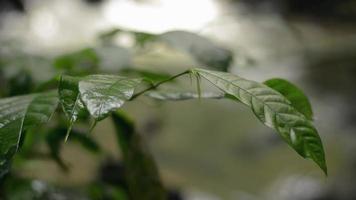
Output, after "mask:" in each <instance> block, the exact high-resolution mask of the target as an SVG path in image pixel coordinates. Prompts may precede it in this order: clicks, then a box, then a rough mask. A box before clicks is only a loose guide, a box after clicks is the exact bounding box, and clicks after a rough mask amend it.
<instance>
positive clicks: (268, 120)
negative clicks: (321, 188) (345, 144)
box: [191, 68, 327, 174]
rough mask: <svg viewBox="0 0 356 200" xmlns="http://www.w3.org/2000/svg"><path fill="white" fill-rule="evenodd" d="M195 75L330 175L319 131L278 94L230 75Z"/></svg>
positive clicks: (202, 72) (203, 72)
mask: <svg viewBox="0 0 356 200" xmlns="http://www.w3.org/2000/svg"><path fill="white" fill-rule="evenodd" d="M191 72H192V73H193V74H195V75H197V76H200V77H202V78H204V79H206V80H208V81H209V82H210V83H212V84H213V85H215V86H216V87H218V88H219V89H221V90H222V91H224V92H225V93H227V94H229V95H232V96H235V97H236V98H237V99H238V100H239V101H241V102H242V103H243V104H245V105H247V106H248V107H250V108H251V109H252V111H253V113H254V114H255V115H256V117H257V118H258V119H259V120H261V122H262V123H264V124H265V125H266V126H268V127H271V128H273V129H275V130H276V131H277V132H278V133H279V134H280V135H281V136H282V138H283V139H284V140H285V141H286V142H287V143H288V144H289V145H290V146H291V147H292V148H293V149H294V150H296V151H297V152H298V153H299V154H300V155H301V156H302V157H304V158H310V159H312V160H313V161H314V162H315V163H317V164H318V165H319V167H320V168H321V169H322V170H323V171H324V172H325V174H327V167H326V162H325V154H324V149H323V145H322V142H321V139H320V137H319V135H318V132H317V130H316V128H315V127H314V125H313V124H312V122H311V121H310V120H308V119H307V118H306V117H305V116H304V115H303V114H301V113H300V112H298V110H297V109H296V108H294V107H293V105H292V104H291V102H290V101H289V100H288V99H286V98H285V97H284V96H283V95H281V94H280V93H279V92H278V91H276V90H273V89H272V88H270V87H268V86H266V85H264V84H261V83H258V82H255V81H250V80H246V79H243V78H241V77H238V76H236V75H233V74H230V73H224V72H216V71H210V70H205V69H198V68H196V69H193V70H191Z"/></svg>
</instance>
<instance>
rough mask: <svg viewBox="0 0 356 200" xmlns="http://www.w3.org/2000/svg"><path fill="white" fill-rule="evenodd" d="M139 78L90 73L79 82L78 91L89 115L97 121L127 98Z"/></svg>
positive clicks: (137, 83)
mask: <svg viewBox="0 0 356 200" xmlns="http://www.w3.org/2000/svg"><path fill="white" fill-rule="evenodd" d="M140 82H141V79H131V78H127V77H122V76H114V75H90V76H87V77H85V78H83V79H82V80H81V81H80V82H79V92H80V96H81V99H82V101H83V103H84V104H85V106H86V108H87V109H88V111H89V113H90V115H91V116H93V117H94V118H95V120H97V121H99V120H102V119H103V118H105V117H106V116H107V115H108V114H109V113H110V112H111V111H115V110H117V109H118V108H120V107H121V106H122V105H123V104H124V102H125V101H127V100H129V99H130V98H131V97H132V95H133V93H134V90H135V88H136V87H137V86H138V85H139V84H140Z"/></svg>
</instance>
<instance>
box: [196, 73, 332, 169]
mask: <svg viewBox="0 0 356 200" xmlns="http://www.w3.org/2000/svg"><path fill="white" fill-rule="evenodd" d="M202 72H203V73H207V74H209V75H210V76H214V77H215V78H217V79H220V80H222V81H223V82H225V83H227V84H228V85H233V86H235V87H236V88H238V96H239V97H241V95H240V90H242V91H244V92H246V93H247V94H249V95H250V96H251V97H252V98H254V99H256V100H258V101H259V102H260V103H262V104H263V105H264V107H263V112H264V115H265V117H264V118H265V119H266V118H267V117H266V111H265V106H266V107H268V109H270V110H271V112H273V122H274V123H276V125H277V126H276V127H274V126H273V124H269V123H266V121H262V120H261V119H260V118H259V117H258V119H259V120H261V121H262V122H263V123H264V124H266V125H267V126H269V127H271V128H277V131H278V132H281V133H283V130H281V127H280V125H279V123H278V122H277V116H279V119H280V121H282V122H283V123H285V124H289V122H287V121H285V120H284V119H283V117H282V116H281V115H283V114H287V115H293V116H294V114H295V115H297V116H298V117H300V118H302V120H303V121H304V122H305V123H307V125H308V126H305V125H304V126H301V127H303V128H306V129H309V130H311V129H312V131H311V132H312V134H313V135H315V132H316V130H315V129H313V128H311V127H309V126H310V121H309V120H308V119H307V118H306V117H305V116H304V115H303V114H301V113H299V112H298V111H296V110H295V109H294V108H293V107H292V106H291V105H290V102H288V101H286V102H285V104H283V105H287V106H289V107H290V108H291V109H292V111H293V114H291V113H281V112H277V111H275V110H274V109H273V108H272V107H271V106H269V105H268V103H277V102H268V101H263V100H261V99H260V98H259V97H258V96H256V95H254V94H253V93H251V92H250V91H248V90H247V89H244V88H242V87H240V86H239V85H237V84H235V83H234V82H235V81H239V80H242V81H245V80H244V79H242V78H238V79H235V80H231V81H230V80H229V81H228V80H226V79H224V78H222V77H220V76H217V75H215V74H214V73H211V72H209V71H207V70H203V71H202ZM193 73H196V71H194V70H193ZM203 73H199V70H198V74H199V75H201V76H203V77H204V78H205V79H206V80H207V81H209V82H210V83H212V84H213V85H215V86H216V87H218V88H219V89H220V90H222V91H224V92H227V93H228V91H225V90H224V89H223V88H221V87H220V86H218V85H217V84H216V83H214V82H212V81H211V80H209V78H207V77H206V76H204V74H203ZM261 87H263V86H261ZM261 87H255V88H261ZM255 88H250V90H251V89H255ZM266 88H268V87H267V86H266ZM268 89H270V88H268ZM275 92H277V91H275ZM278 93H279V92H278ZM279 94H280V93H279ZM231 95H234V94H231ZM280 95H281V96H283V95H282V94H280ZM252 98H251V99H250V106H251V108H252V110H253V112H254V114H255V115H256V116H259V115H257V113H256V112H255V109H254V104H253V101H252ZM278 103H283V102H278ZM294 117H295V116H294ZM287 128H288V129H289V136H290V133H291V132H294V130H295V129H296V128H297V126H288V127H287ZM281 136H282V137H283V138H285V137H284V136H283V134H281ZM302 138H303V144H304V145H306V146H307V148H302V149H303V152H301V151H300V149H299V148H297V147H296V146H295V144H294V143H293V140H292V138H291V137H289V138H285V139H287V142H288V143H289V144H290V145H291V146H292V147H294V149H295V150H296V151H297V152H298V153H299V154H300V155H301V156H302V157H310V158H312V159H313V160H314V161H315V162H316V163H317V164H318V165H319V167H320V168H321V169H322V170H323V171H324V172H325V174H327V168H326V165H325V163H324V162H325V157H324V153H323V152H321V153H322V161H319V159H318V158H317V157H315V152H310V149H311V148H312V145H313V144H310V143H309V142H308V141H309V140H310V139H312V140H317V141H318V142H320V144H321V140H320V139H319V138H318V137H313V138H310V136H304V135H302ZM307 138H309V139H307ZM305 150H307V152H305ZM320 162H322V163H320Z"/></svg>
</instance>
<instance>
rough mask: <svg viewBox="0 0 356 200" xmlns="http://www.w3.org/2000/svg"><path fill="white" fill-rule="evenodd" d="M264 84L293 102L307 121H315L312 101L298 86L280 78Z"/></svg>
mask: <svg viewBox="0 0 356 200" xmlns="http://www.w3.org/2000/svg"><path fill="white" fill-rule="evenodd" d="M264 84H265V85H267V86H268V87H270V88H272V89H274V90H276V91H278V92H279V93H281V94H282V95H283V96H284V97H285V98H287V99H288V100H289V101H290V102H291V104H292V106H293V107H294V108H295V109H297V110H298V111H299V112H300V113H302V114H303V115H304V116H305V117H306V118H307V119H309V120H313V110H312V107H311V104H310V101H309V99H308V97H307V96H306V95H305V94H304V93H303V91H302V90H301V89H299V88H298V87H297V86H295V85H294V84H292V83H290V82H289V81H287V80H284V79H280V78H274V79H269V80H267V81H265V82H264Z"/></svg>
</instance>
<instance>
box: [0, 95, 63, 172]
mask: <svg viewBox="0 0 356 200" xmlns="http://www.w3.org/2000/svg"><path fill="white" fill-rule="evenodd" d="M57 104H58V97H57V92H56V91H52V92H47V93H39V94H32V95H26V96H17V97H11V98H6V99H2V100H0V113H1V114H0V159H1V160H0V167H1V169H4V168H6V166H8V165H9V164H8V162H9V160H10V159H11V158H12V156H13V155H14V154H15V152H16V151H17V149H18V148H19V142H20V139H21V134H22V132H23V131H26V130H27V129H29V128H31V127H34V126H37V125H40V124H43V123H46V122H47V121H48V120H49V119H50V117H51V116H52V114H53V113H54V111H55V109H56V108H57ZM4 172H5V171H1V172H0V175H3V174H4Z"/></svg>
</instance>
